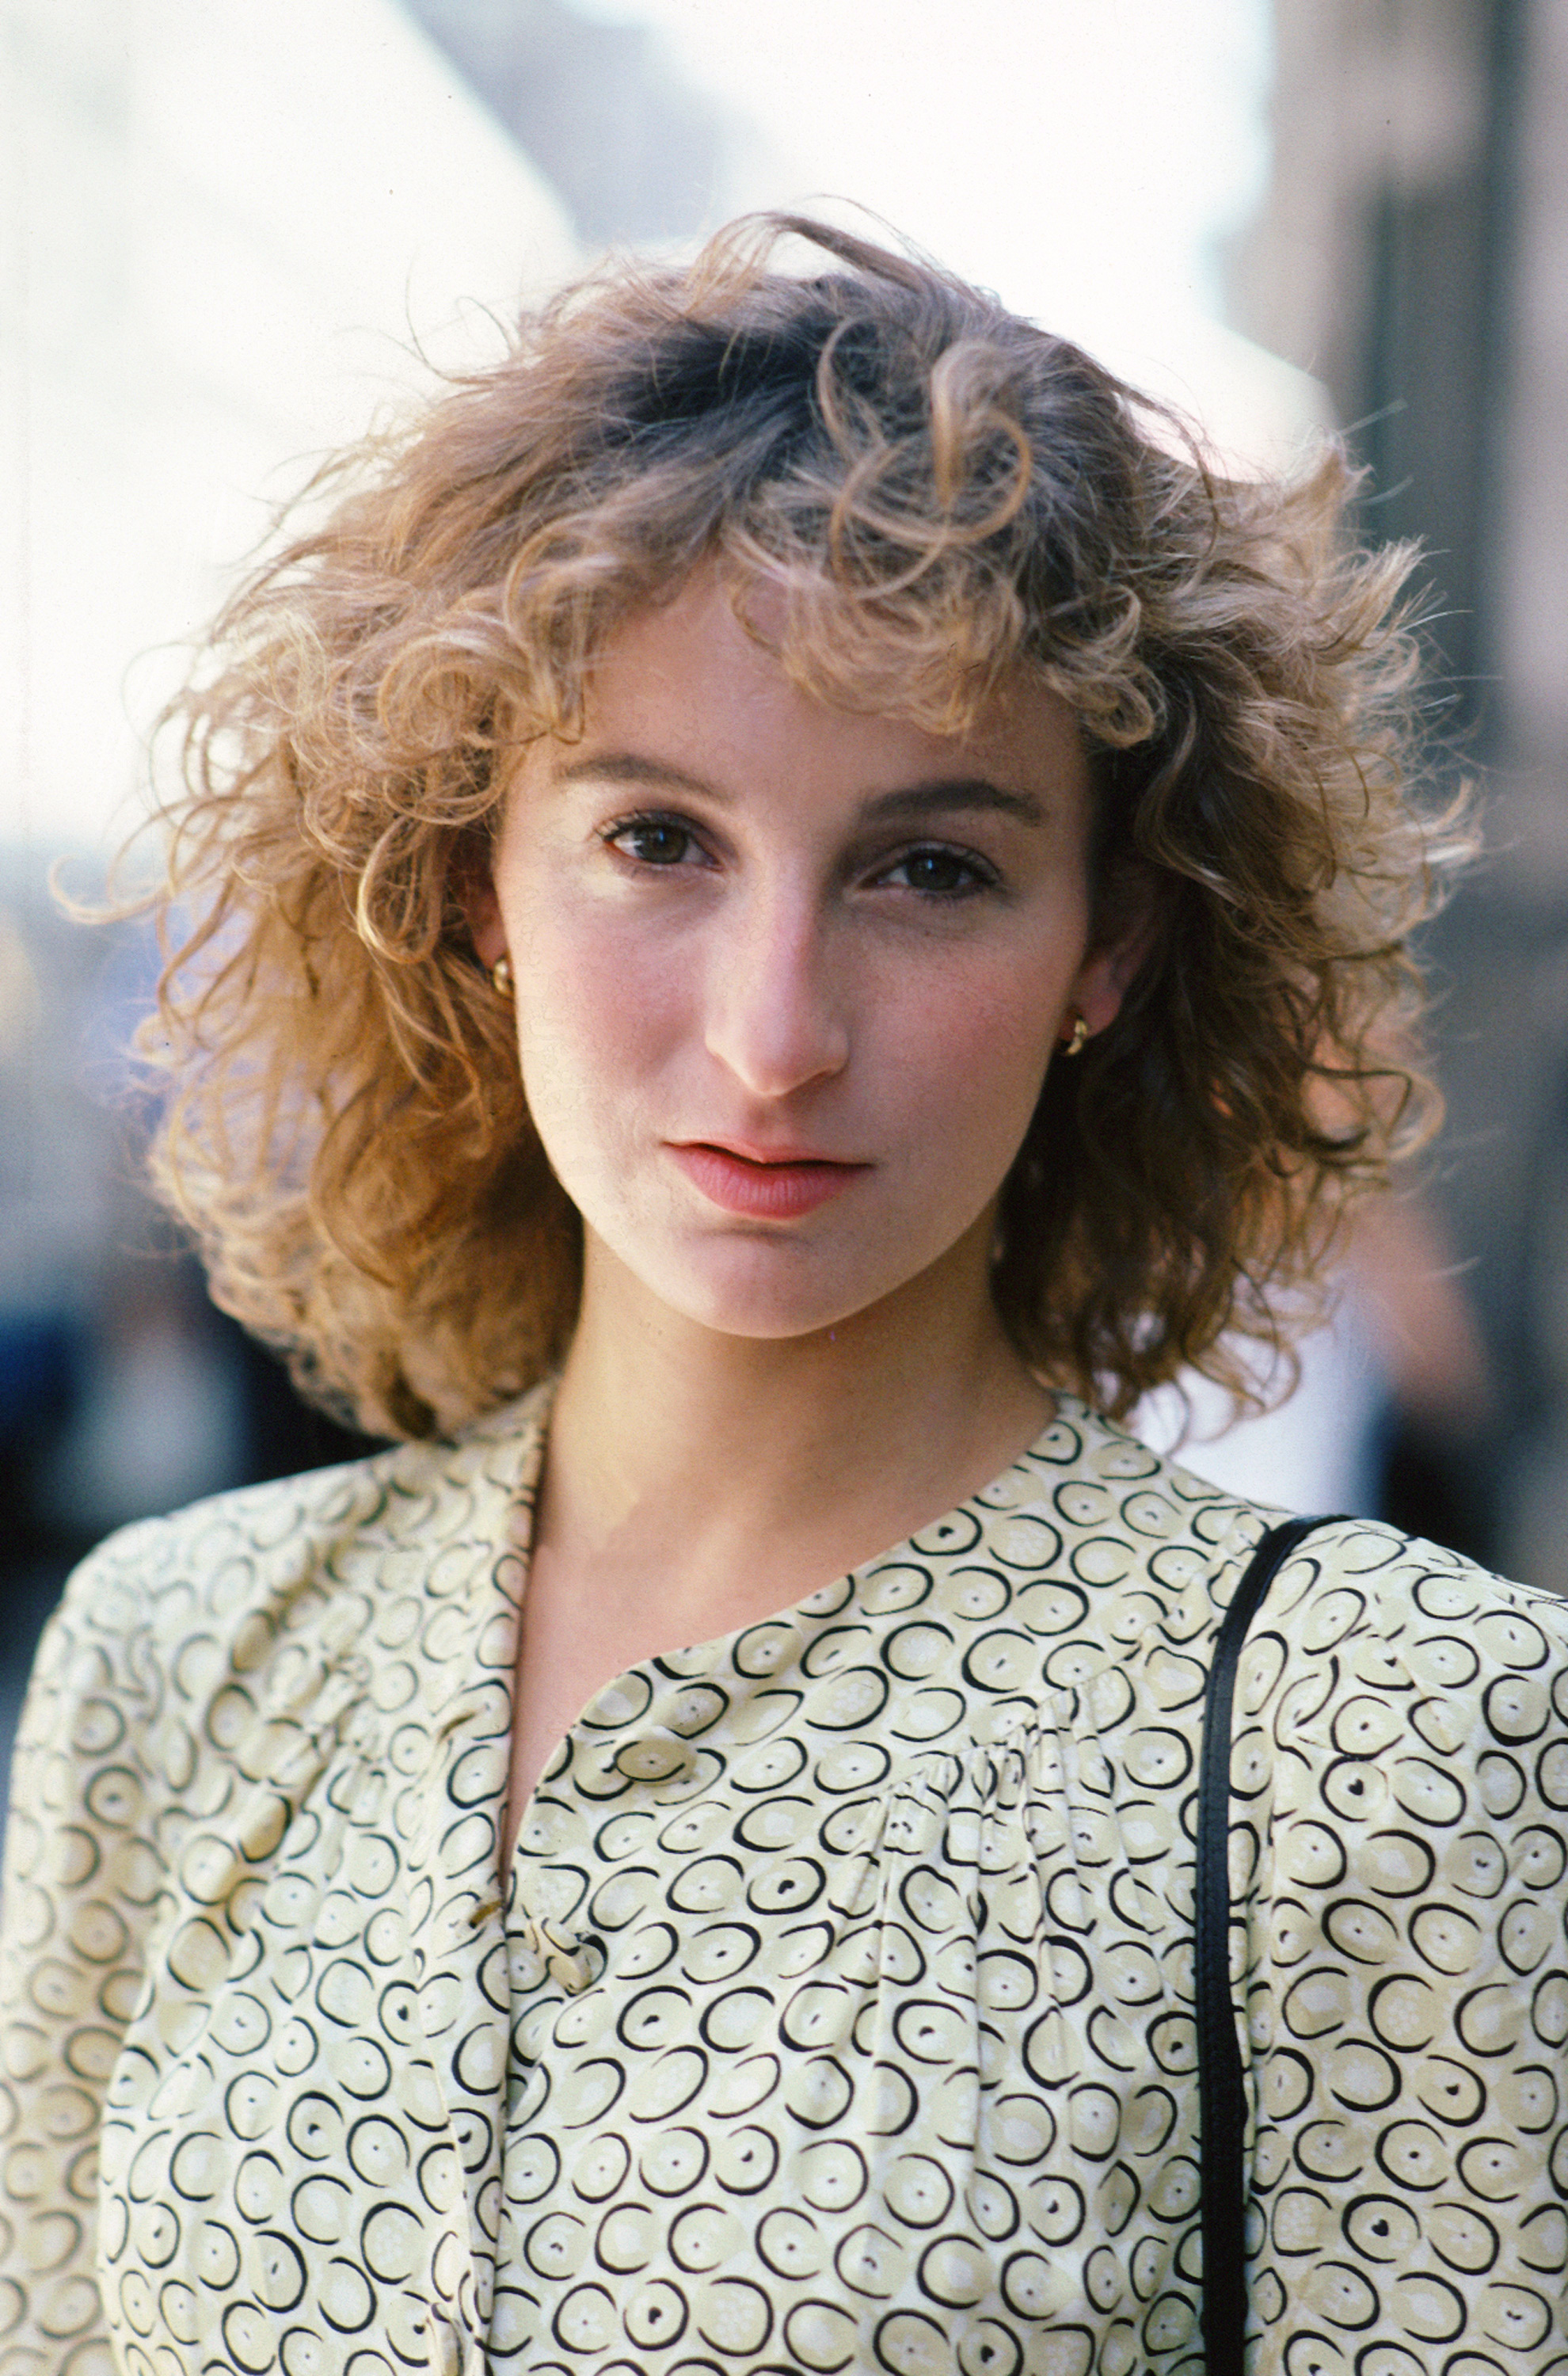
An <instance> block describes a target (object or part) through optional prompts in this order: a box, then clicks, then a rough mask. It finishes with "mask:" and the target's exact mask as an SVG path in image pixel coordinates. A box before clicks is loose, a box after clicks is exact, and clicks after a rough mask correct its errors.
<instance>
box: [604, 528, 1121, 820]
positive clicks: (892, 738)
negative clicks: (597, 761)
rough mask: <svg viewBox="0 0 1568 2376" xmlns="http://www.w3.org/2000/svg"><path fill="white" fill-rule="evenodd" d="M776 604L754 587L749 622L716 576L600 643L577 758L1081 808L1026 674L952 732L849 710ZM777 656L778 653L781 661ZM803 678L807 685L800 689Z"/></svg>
mask: <svg viewBox="0 0 1568 2376" xmlns="http://www.w3.org/2000/svg"><path fill="white" fill-rule="evenodd" d="M787 627H788V622H787V620H786V616H785V610H784V598H783V596H782V594H781V593H780V592H779V591H778V589H776V588H756V589H749V590H748V592H747V595H746V597H745V600H744V617H743V618H742V616H741V615H738V613H737V608H736V606H735V604H734V602H733V601H732V600H731V595H730V593H729V591H728V590H727V588H726V587H725V585H724V583H723V581H722V580H721V578H720V577H719V573H718V571H717V570H716V569H712V568H706V569H703V570H700V571H698V572H697V573H696V574H695V575H694V576H692V577H690V578H688V579H687V580H686V581H685V582H684V583H683V585H682V586H681V587H680V588H678V589H677V590H676V592H675V593H674V594H673V595H672V596H671V597H670V598H668V599H667V600H663V601H661V602H659V603H657V604H649V605H647V606H646V607H645V608H642V609H640V610H637V611H635V612H632V613H631V614H630V615H629V616H628V617H627V618H625V619H624V620H623V621H622V622H620V623H619V624H617V625H616V626H615V627H614V628H613V629H612V631H611V632H610V633H609V634H608V635H607V636H606V637H605V639H604V642H603V644H602V645H601V646H600V649H599V651H598V653H597V654H596V656H595V658H594V659H593V661H592V662H591V664H590V666H589V669H588V673H587V677H586V681H585V686H584V707H583V733H582V736H581V739H580V740H577V741H576V742H574V743H573V744H572V746H571V747H572V749H573V750H574V751H575V753H576V754H577V755H578V756H591V755H592V754H594V753H595V752H596V751H600V750H604V749H606V748H615V749H617V750H619V749H622V748H623V747H624V749H625V750H626V751H628V752H631V753H636V752H638V751H641V750H643V749H644V748H645V746H646V748H647V755H649V756H656V757H658V758H659V759H661V760H666V761H669V762H670V763H671V764H673V765H676V766H685V765H687V764H688V762H689V761H690V760H692V759H693V758H695V757H696V756H698V755H700V756H701V757H702V758H703V759H704V760H705V761H706V762H707V763H709V764H712V765H715V766H719V767H720V768H723V767H726V766H735V767H739V768H754V767H755V766H756V764H757V761H758V758H759V755H765V756H766V760H767V761H768V763H769V765H770V768H771V766H775V765H781V766H786V767H789V768H794V769H805V770H807V771H808V772H815V771H819V770H822V769H827V770H828V771H829V772H843V773H844V774H845V775H846V776H849V777H852V776H855V775H856V774H857V773H859V774H863V775H864V776H865V777H866V778H867V780H868V783H869V782H871V781H872V780H873V779H876V778H883V777H885V776H888V775H889V774H891V775H893V776H898V775H905V776H907V777H909V779H910V780H914V779H916V778H921V777H923V776H934V777H940V776H943V775H950V774H956V773H960V772H962V773H974V772H975V771H976V770H977V768H978V769H983V770H984V771H985V772H987V773H989V774H995V775H996V776H998V778H1002V779H1006V780H1010V781H1015V782H1018V783H1020V784H1022V785H1025V786H1028V787H1030V788H1034V789H1040V790H1052V791H1055V792H1057V793H1059V794H1060V793H1063V792H1069V791H1070V792H1072V793H1073V794H1074V795H1075V796H1081V797H1085V798H1087V789H1088V767H1087V759H1086V757H1085V752H1084V744H1083V740H1082V737H1081V735H1080V732H1079V731H1078V726H1077V721H1076V719H1075V717H1074V714H1073V712H1072V710H1071V708H1070V707H1068V705H1067V704H1066V703H1065V702H1064V701H1063V700H1062V699H1061V697H1060V696H1059V695H1056V694H1054V693H1053V692H1051V690H1050V689H1049V688H1048V687H1047V686H1045V685H1044V684H1042V683H1040V682H1039V680H1038V678H1036V677H1035V676H1033V675H1032V674H1031V673H1030V672H1028V671H1026V670H1025V669H1024V668H1022V667H1014V668H1013V669H1011V670H1010V671H1006V672H1005V673H1004V676H1003V677H1002V679H1001V681H1000V682H999V683H998V684H997V685H996V687H995V688H994V689H993V690H992V691H991V692H989V693H988V694H987V695H985V696H984V697H983V698H982V699H981V700H980V702H979V703H978V704H977V705H976V706H975V707H974V714H973V716H972V718H971V719H969V720H968V723H967V724H966V725H965V726H964V727H963V729H962V730H961V731H956V732H944V731H937V730H936V729H935V728H933V727H932V726H931V725H928V724H926V723H923V722H922V720H921V714H920V713H921V709H922V708H924V707H926V705H924V704H921V705H919V706H918V707H917V706H916V704H915V703H914V702H913V701H911V703H910V705H909V707H903V706H887V707H883V706H879V703H880V701H881V700H882V699H883V698H884V697H885V695H884V688H883V686H882V685H879V686H878V687H877V689H876V692H875V693H874V694H869V695H866V696H865V697H864V698H863V699H862V700H857V699H856V698H855V697H854V696H855V687H854V686H853V684H849V685H844V684H842V683H837V682H830V683H828V684H827V685H826V686H822V685H819V684H818V683H816V682H815V678H816V671H814V670H812V671H810V673H809V674H807V673H806V671H804V670H802V668H801V666H800V664H799V661H798V658H797V647H796V646H795V644H794V639H793V638H792V637H790V636H789V635H788V633H787ZM781 652H782V654H783V655H784V656H781ZM802 677H804V680H805V681H803V682H802Z"/></svg>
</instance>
